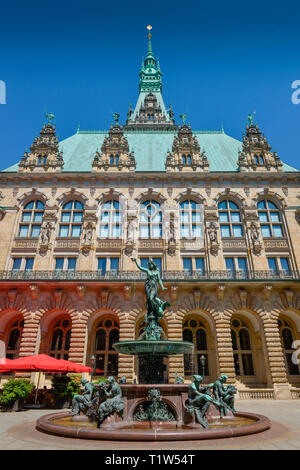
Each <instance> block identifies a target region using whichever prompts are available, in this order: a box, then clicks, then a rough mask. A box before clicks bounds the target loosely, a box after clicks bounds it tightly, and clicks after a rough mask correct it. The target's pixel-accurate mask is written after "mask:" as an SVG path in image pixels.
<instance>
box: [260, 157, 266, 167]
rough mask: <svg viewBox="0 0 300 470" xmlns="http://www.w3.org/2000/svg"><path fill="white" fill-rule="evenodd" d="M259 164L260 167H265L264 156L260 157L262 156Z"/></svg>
mask: <svg viewBox="0 0 300 470" xmlns="http://www.w3.org/2000/svg"><path fill="white" fill-rule="evenodd" d="M259 164H260V165H264V164H265V159H264V156H263V155H260V156H259Z"/></svg>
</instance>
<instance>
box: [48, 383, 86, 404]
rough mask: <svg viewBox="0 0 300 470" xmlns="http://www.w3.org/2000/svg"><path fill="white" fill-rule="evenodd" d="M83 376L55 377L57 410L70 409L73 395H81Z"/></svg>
mask: <svg viewBox="0 0 300 470" xmlns="http://www.w3.org/2000/svg"><path fill="white" fill-rule="evenodd" d="M80 380H81V376H77V375H72V376H70V377H68V376H66V375H58V376H56V375H54V377H53V378H52V387H53V390H54V406H55V407H56V408H69V407H70V406H71V403H72V398H73V395H75V394H76V393H80Z"/></svg>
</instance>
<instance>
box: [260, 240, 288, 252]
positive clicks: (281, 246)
mask: <svg viewBox="0 0 300 470" xmlns="http://www.w3.org/2000/svg"><path fill="white" fill-rule="evenodd" d="M264 245H265V250H268V251H270V250H271V251H281V250H283V251H287V250H288V249H289V244H288V241H287V239H286V238H280V239H277V240H276V239H270V240H266V239H265V240H264Z"/></svg>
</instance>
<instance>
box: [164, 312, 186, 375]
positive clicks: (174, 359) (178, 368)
mask: <svg viewBox="0 0 300 470" xmlns="http://www.w3.org/2000/svg"><path fill="white" fill-rule="evenodd" d="M166 319H167V318H166ZM167 320H168V340H170V341H182V319H181V318H175V319H174V318H171V319H167ZM176 373H177V374H178V375H181V376H184V362H183V354H176V355H174V356H173V355H172V356H169V382H170V383H174V382H175V374H176Z"/></svg>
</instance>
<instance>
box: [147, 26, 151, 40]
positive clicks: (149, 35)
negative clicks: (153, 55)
mask: <svg viewBox="0 0 300 470" xmlns="http://www.w3.org/2000/svg"><path fill="white" fill-rule="evenodd" d="M147 29H148V31H149V34H148V38H151V33H150V31H151V29H152V26H151V24H148V26H147Z"/></svg>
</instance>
